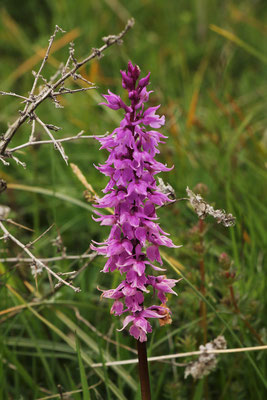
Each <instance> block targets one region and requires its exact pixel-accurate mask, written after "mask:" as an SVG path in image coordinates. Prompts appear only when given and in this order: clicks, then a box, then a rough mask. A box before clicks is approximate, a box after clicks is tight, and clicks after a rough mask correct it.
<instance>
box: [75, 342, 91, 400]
mask: <svg viewBox="0 0 267 400" xmlns="http://www.w3.org/2000/svg"><path fill="white" fill-rule="evenodd" d="M76 351H77V354H78V361H79V368H80V375H81V382H82V389H83V400H90V398H91V397H90V391H89V387H88V383H87V378H86V374H85V369H84V365H83V361H82V356H81V350H80V344H79V339H78V337H77V336H76Z"/></svg>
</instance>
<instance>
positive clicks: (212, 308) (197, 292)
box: [162, 255, 267, 389]
mask: <svg viewBox="0 0 267 400" xmlns="http://www.w3.org/2000/svg"><path fill="white" fill-rule="evenodd" d="M162 257H163V259H164V260H165V261H166V262H167V263H168V264H169V265H170V267H171V268H172V269H173V270H174V271H175V272H176V273H177V274H178V275H180V276H181V277H182V278H183V280H184V281H185V282H186V283H187V284H188V285H189V286H190V288H191V289H192V290H193V291H194V293H195V294H196V295H197V296H198V297H199V298H200V299H201V300H202V301H204V302H205V303H206V304H207V306H208V307H209V308H210V309H211V310H212V311H213V312H214V313H215V315H216V317H217V318H219V319H220V320H221V322H222V323H223V325H224V326H225V327H226V328H227V330H228V331H229V332H230V333H231V335H232V336H233V338H234V339H235V341H236V342H237V343H238V345H239V346H240V347H244V345H243V344H242V342H241V341H240V339H239V337H238V336H237V335H236V334H235V333H234V331H233V330H232V328H231V327H230V325H229V324H228V323H227V322H226V321H225V319H224V318H223V317H222V316H221V315H220V314H219V313H218V312H217V311H216V308H215V307H214V306H213V305H212V304H211V303H210V302H209V301H208V300H207V299H206V297H205V296H203V295H202V293H200V292H199V291H198V290H197V288H196V287H195V286H194V285H192V283H191V282H190V281H189V280H188V279H187V278H186V276H185V275H184V274H183V273H182V272H181V271H180V270H178V268H176V267H175V265H173V264H172V262H171V261H170V260H169V259H168V258H167V257H165V256H164V255H162ZM245 356H246V357H247V358H248V360H249V362H250V364H251V365H252V367H253V368H254V370H255V372H256V373H257V375H258V377H259V378H260V380H261V381H262V383H263V385H264V386H265V388H266V389H267V381H266V379H265V378H264V376H263V374H262V373H261V371H260V370H259V368H258V367H257V365H256V364H255V362H254V360H253V359H252V357H251V356H250V354H249V353H246V352H245Z"/></svg>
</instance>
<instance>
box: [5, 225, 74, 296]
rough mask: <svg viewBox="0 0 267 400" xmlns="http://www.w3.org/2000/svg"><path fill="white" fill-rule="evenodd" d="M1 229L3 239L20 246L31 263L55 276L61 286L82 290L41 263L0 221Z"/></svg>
mask: <svg viewBox="0 0 267 400" xmlns="http://www.w3.org/2000/svg"><path fill="white" fill-rule="evenodd" d="M0 228H1V230H2V231H3V233H4V236H3V238H2V239H4V240H6V239H10V240H12V242H14V243H15V244H16V245H17V246H19V247H20V248H21V249H22V250H23V251H24V252H25V253H27V254H28V256H29V257H30V259H31V261H32V262H33V264H34V265H36V266H37V268H41V269H43V268H44V269H46V270H47V271H48V272H49V273H50V274H51V275H53V276H54V277H55V278H56V279H57V280H58V282H60V283H61V284H64V285H66V286H68V287H70V288H71V289H73V290H74V291H75V292H79V291H80V288H77V287H75V286H73V285H72V284H71V283H69V282H67V281H65V280H64V279H62V278H61V277H60V276H59V275H58V274H56V273H55V272H54V271H53V270H52V269H51V268H49V267H48V266H47V265H45V264H44V263H43V262H42V261H40V260H39V259H38V258H36V257H35V256H34V255H33V254H32V252H31V251H30V250H29V249H28V246H27V245H24V244H23V243H21V242H20V241H19V240H18V239H17V238H16V237H15V236H13V235H12V234H11V233H10V232H9V231H8V230H7V229H6V227H5V226H4V224H3V223H2V222H1V221H0Z"/></svg>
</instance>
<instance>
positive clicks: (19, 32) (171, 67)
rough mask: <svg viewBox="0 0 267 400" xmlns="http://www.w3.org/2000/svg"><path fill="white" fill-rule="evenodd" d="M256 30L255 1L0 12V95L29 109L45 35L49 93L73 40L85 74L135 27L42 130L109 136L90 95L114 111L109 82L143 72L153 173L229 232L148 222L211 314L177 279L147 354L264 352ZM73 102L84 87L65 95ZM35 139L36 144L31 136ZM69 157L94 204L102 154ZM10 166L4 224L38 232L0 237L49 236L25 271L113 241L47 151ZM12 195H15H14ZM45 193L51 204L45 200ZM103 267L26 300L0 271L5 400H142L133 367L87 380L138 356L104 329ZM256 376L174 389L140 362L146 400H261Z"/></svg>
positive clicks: (230, 375)
mask: <svg viewBox="0 0 267 400" xmlns="http://www.w3.org/2000/svg"><path fill="white" fill-rule="evenodd" d="M266 16H267V7H266V2H265V1H263V0H261V1H260V0H253V1H252V0H247V1H246V0H243V1H230V0H226V1H224V2H221V1H212V0H187V1H186V0H180V1H174V0H173V1H165V2H163V1H160V0H153V1H152V0H139V1H137V0H131V1H122V0H121V1H120V0H105V1H103V0H98V1H97V0H91V1H88V0H87V1H85V0H80V1H79V2H75V1H68V0H58V1H51V0H46V1H42V2H34V1H30V0H28V1H27V0H25V1H23V2H18V1H15V0H13V1H12V0H11V1H7V0H2V1H1V8H0V54H1V63H0V89H1V90H4V91H12V92H17V93H19V94H21V95H24V96H27V95H28V92H29V90H30V89H31V85H32V82H33V76H32V73H31V71H32V70H35V71H36V70H37V68H38V67H39V65H40V61H41V59H42V57H43V56H44V49H45V48H46V46H47V44H48V39H49V37H50V35H51V34H52V32H53V30H54V27H55V25H56V24H57V25H59V26H60V27H61V28H63V29H64V30H65V31H66V33H65V34H58V35H57V37H56V40H55V42H54V45H53V48H52V53H51V57H50V58H49V61H48V63H47V65H46V67H45V69H44V71H43V75H44V76H45V77H46V78H49V76H50V75H51V74H53V73H54V72H55V71H56V69H57V68H58V66H59V65H60V63H61V62H64V61H65V60H66V58H67V56H68V43H69V42H70V41H74V42H75V55H76V57H77V58H78V59H81V58H82V57H84V56H86V55H88V54H89V53H90V51H91V48H92V47H100V46H101V45H102V43H103V42H102V41H101V38H102V37H103V36H106V35H108V34H116V33H118V32H120V31H121V30H122V29H123V27H124V25H125V23H126V22H127V19H128V18H130V17H134V18H135V20H136V24H135V26H134V28H133V30H131V31H130V32H129V33H128V34H127V35H126V37H125V38H124V43H123V45H122V46H112V47H111V48H110V49H108V50H107V51H106V52H105V56H104V57H103V58H101V59H99V60H94V61H93V62H91V63H90V64H88V65H86V66H85V67H84V68H83V69H82V71H81V73H82V75H83V76H84V77H86V78H87V79H89V80H91V81H93V82H95V83H96V85H97V86H98V89H97V90H94V91H93V90H92V91H88V92H82V93H77V94H75V95H66V96H65V97H64V98H62V99H61V104H62V105H63V106H64V108H63V109H56V108H55V106H54V104H53V103H52V102H49V101H46V102H45V103H43V104H42V105H41V106H40V107H39V108H38V110H37V114H38V115H39V116H40V118H41V119H42V120H43V121H44V122H45V123H50V124H54V125H57V126H60V127H62V130H60V131H59V132H58V133H55V136H56V137H65V136H73V135H75V134H76V133H78V132H79V131H80V130H82V129H83V130H85V132H86V134H104V133H105V132H106V131H110V132H111V131H112V130H113V129H114V128H115V127H117V126H118V124H119V121H120V118H121V116H122V115H121V114H120V112H116V111H111V110H108V109H106V108H105V107H101V106H99V105H98V103H99V102H100V101H101V94H102V93H106V92H107V90H108V89H110V90H112V91H113V92H115V93H117V94H120V95H122V96H125V94H124V93H123V89H122V88H121V79H120V73H119V71H120V69H125V68H126V66H127V62H128V60H131V61H132V62H133V63H137V64H138V65H139V66H140V68H141V70H142V73H143V76H144V75H146V74H147V72H148V71H151V89H152V90H154V93H153V94H152V95H151V101H150V105H157V104H161V108H160V112H161V113H162V114H165V116H166V125H165V127H163V129H162V132H163V133H164V134H166V135H168V137H169V138H168V140H167V143H166V144H165V145H162V147H161V149H160V150H161V154H160V156H159V157H158V159H159V160H160V161H162V162H164V163H168V165H174V169H173V170H172V171H171V172H170V173H167V174H166V173H165V174H162V176H161V177H162V178H163V179H164V181H166V182H169V183H170V184H171V185H172V186H173V188H174V189H175V192H176V196H177V197H184V196H185V188H186V186H189V187H190V188H191V189H194V187H195V186H196V185H198V184H199V183H203V184H205V185H206V186H205V187H204V188H203V185H202V187H201V186H198V188H200V189H201V190H203V193H204V196H205V199H206V200H207V201H208V202H210V203H211V204H213V205H214V206H215V207H216V208H223V209H226V210H227V212H231V213H232V214H233V215H235V216H236V218H237V224H236V226H235V227H234V228H230V229H227V228H224V227H222V226H220V225H218V224H216V222H214V221H213V220H212V219H208V220H207V223H206V224H205V229H204V233H202V234H201V232H199V223H198V220H197V216H196V215H195V214H194V213H193V212H192V210H191V209H190V207H189V206H188V204H187V203H186V202H178V203H175V204H174V205H171V206H168V207H165V208H164V209H162V210H160V211H159V216H160V221H161V226H162V227H163V228H164V229H166V230H167V231H168V232H170V234H171V237H172V239H173V240H174V242H175V243H176V244H183V247H182V248H180V249H175V250H173V249H168V250H165V249H163V251H164V255H166V257H168V260H169V261H171V263H172V265H174V266H175V267H176V268H180V269H181V271H182V273H183V274H184V275H185V277H186V278H187V279H188V280H189V281H190V282H191V284H192V285H193V286H194V287H195V288H197V289H198V290H200V291H201V292H202V293H203V294H204V295H205V297H206V299H207V300H208V301H209V302H210V303H211V304H212V305H213V306H214V307H215V309H216V313H215V312H214V309H211V308H209V306H208V305H205V306H203V303H202V302H201V300H200V298H199V297H198V296H197V295H196V293H195V292H194V291H193V290H192V288H191V287H190V286H189V285H188V284H187V282H186V281H185V280H183V281H182V282H181V283H179V284H178V287H177V291H178V293H179V296H178V298H177V297H175V296H172V297H170V299H169V303H168V304H169V305H170V307H171V309H172V312H173V314H172V319H173V324H172V325H170V326H166V327H162V328H159V326H158V324H157V322H156V323H155V324H154V330H153V334H152V335H150V338H149V342H148V352H149V355H153V356H156V355H163V354H170V353H175V352H185V351H193V350H196V349H197V348H198V346H199V345H200V344H203V343H204V342H205V341H206V340H207V341H210V340H213V339H214V338H215V337H216V336H218V335H219V334H223V335H224V336H225V338H226V340H227V343H228V347H229V348H234V347H241V346H256V345H260V344H264V343H266V340H267V331H266V315H267V314H266V311H267V310H266V304H267V296H266V289H265V288H266V274H265V273H264V264H266V233H265V229H266V222H267V221H266V202H265V199H266V143H267V138H266V121H267V118H266V88H267V84H266V64H267V55H266V42H267V41H266V34H267V26H266V24H265V22H266ZM69 87H73V88H78V87H79V86H78V84H77V83H75V82H69ZM0 107H1V115H0V128H1V132H5V130H6V129H7V124H8V123H9V122H12V121H13V120H14V119H15V118H16V116H17V115H18V110H19V109H20V108H21V107H22V105H21V104H20V102H19V100H17V99H15V98H12V97H7V96H1V97H0ZM30 129H31V127H30V125H29V124H24V126H23V127H22V128H21V129H20V130H19V131H18V133H17V134H16V136H15V138H14V140H12V146H11V147H14V146H17V145H19V144H22V143H24V142H26V141H27V140H28V137H29V134H30ZM37 136H38V138H39V139H42V140H45V139H47V137H46V134H45V132H42V129H41V128H38V129H37ZM64 149H65V151H66V154H67V155H68V156H69V161H70V162H71V163H74V164H76V165H77V166H78V167H79V168H80V169H81V171H82V172H83V173H84V175H85V176H86V178H87V180H88V182H89V183H90V184H91V185H92V186H93V188H94V189H95V190H96V192H97V193H100V192H101V189H102V188H103V187H104V186H105V184H106V178H105V177H104V176H102V175H101V174H100V173H99V172H98V171H97V170H96V169H95V168H94V166H93V164H97V163H98V162H103V161H104V160H105V159H106V156H107V154H106V153H105V152H104V151H101V152H99V151H98V149H99V145H98V143H96V142H95V141H94V140H93V139H89V140H80V141H75V142H69V143H66V144H64ZM16 155H17V156H18V157H19V159H20V160H21V161H23V162H25V163H26V164H27V168H26V169H23V168H22V167H21V166H18V165H16V164H15V162H14V161H13V160H11V161H10V166H8V167H7V166H4V165H2V164H0V178H2V179H4V180H5V181H7V183H8V184H9V185H10V188H9V189H7V190H6V191H5V192H3V193H1V195H0V196H1V198H0V203H1V204H5V205H8V206H9V207H10V208H11V213H10V218H12V219H13V220H14V221H16V222H18V223H19V224H22V225H26V226H27V227H29V228H31V229H33V230H34V232H29V231H27V230H23V229H20V228H18V227H15V226H11V225H8V228H9V229H10V231H11V232H12V233H13V234H14V235H15V236H17V237H18V238H19V239H20V240H21V241H22V242H23V243H28V242H29V241H31V240H33V239H34V238H37V237H38V235H40V234H41V233H42V232H43V231H44V230H45V229H47V228H48V226H49V225H51V224H52V223H55V226H54V227H53V228H52V229H51V231H50V232H49V233H48V234H47V235H46V236H45V237H44V238H42V240H40V241H38V242H37V243H36V245H35V247H34V249H33V252H34V254H35V255H36V256H38V257H51V256H54V255H57V248H56V246H53V243H52V240H54V239H55V238H56V237H57V236H58V234H60V236H61V238H62V241H63V244H64V246H65V247H66V251H67V253H68V254H82V253H83V252H85V251H86V250H87V249H88V247H89V245H90V242H91V240H97V241H102V240H103V239H104V238H105V237H106V235H107V233H108V230H107V229H106V228H105V227H101V228H100V227H99V225H98V224H97V223H95V222H94V221H92V218H91V215H92V212H91V210H90V203H86V200H85V199H84V197H83V191H84V187H83V186H82V184H81V183H80V182H79V181H78V179H77V177H76V176H75V175H74V174H73V172H72V170H71V168H70V167H67V166H66V165H65V163H64V161H63V159H62V158H61V156H60V154H59V153H58V152H57V151H55V150H54V148H53V146H50V145H44V146H41V147H37V146H35V147H29V148H25V149H23V150H21V152H20V153H17V154H16ZM18 184H20V185H24V188H21V189H20V190H18V187H17V189H16V185H18ZM12 185H13V189H12ZM44 190H48V191H49V196H48V195H47V194H44V193H41V192H42V191H44ZM34 191H35V192H34ZM56 193H60V194H61V197H62V196H63V197H64V195H68V196H70V197H71V198H73V199H78V200H80V201H81V202H82V206H78V205H74V204H72V203H71V202H69V201H66V200H64V198H61V199H59V198H57V195H56ZM86 207H87V208H86ZM6 226H7V225H6ZM0 246H1V247H0V257H2V258H3V257H11V256H15V255H17V254H19V250H18V249H17V248H16V247H15V246H14V244H12V243H10V241H8V242H4V241H3V240H2V241H0ZM165 252H166V254H165ZM222 252H226V253H227V254H228V255H229V257H230V259H231V260H232V263H231V268H230V271H229V270H228V271H226V270H224V269H223V267H222V265H221V264H220V262H219V256H220V254H221V253H222ZM203 261H204V268H205V280H204V281H203V277H202V279H201V273H200V266H201V265H203V264H202V262H203ZM83 264H84V262H82V261H79V262H76V263H70V262H67V261H66V260H65V261H61V262H58V263H56V264H53V265H51V267H53V269H54V270H55V271H56V272H60V271H61V272H62V271H65V272H68V271H71V270H73V269H75V270H78V269H79V268H81V267H82V266H83ZM103 265H104V259H103V258H101V257H98V258H96V259H95V260H94V261H93V262H92V263H91V264H89V265H88V267H87V268H85V269H84V271H83V272H82V273H81V274H80V275H79V276H78V277H77V279H75V282H74V283H75V285H76V286H80V287H81V289H82V291H81V292H80V293H78V294H76V293H74V292H73V291H72V290H71V289H68V288H61V289H60V290H58V291H57V292H56V293H53V291H52V292H51V286H50V282H49V279H48V277H47V274H46V273H45V272H43V274H42V275H41V276H38V285H37V284H36V282H35V279H34V277H33V276H32V275H31V272H30V267H29V265H28V264H25V263H16V264H14V263H13V264H10V263H6V262H2V263H0V273H1V276H0V282H1V286H0V301H1V311H0V323H1V331H0V349H1V359H0V399H1V398H3V399H38V398H60V396H61V395H60V393H61V392H62V393H65V392H71V391H72V392H75V393H72V394H70V395H68V396H69V397H66V396H65V395H64V396H65V397H62V396H63V395H62V396H61V398H70V399H75V400H76V399H82V398H83V399H88V398H91V399H115V398H121V399H123V398H128V399H139V398H140V395H139V391H138V376H137V372H136V367H135V366H123V367H119V368H117V369H115V368H113V369H111V368H108V367H106V368H104V369H103V368H102V369H98V370H97V369H92V368H90V363H91V362H101V361H102V360H103V359H104V360H107V359H118V360H120V359H127V358H133V357H135V355H134V354H132V353H131V352H130V351H129V350H127V349H126V348H125V347H122V346H130V348H132V349H133V348H134V346H135V344H134V340H133V338H131V337H129V336H128V334H127V332H123V333H120V332H117V331H116V329H117V328H119V327H120V326H121V321H120V319H119V318H115V317H114V316H111V315H110V314H109V309H110V307H111V303H110V302H109V301H108V300H103V301H101V302H100V299H99V291H98V290H97V287H101V288H104V289H106V288H111V287H113V288H114V287H115V285H117V284H118V282H119V279H120V277H119V276H117V275H116V274H106V275H104V274H102V273H100V270H101V269H102V267H103ZM166 267H167V268H168V271H167V274H168V277H172V278H177V272H175V271H174V270H173V269H172V268H171V267H170V266H169V265H168V264H167V263H166ZM229 275H230V278H229ZM37 300H38V304H36V303H37ZM12 307H15V308H14V309H13V308H12ZM205 307H206V308H205ZM203 310H204V311H203ZM203 312H204V313H205V315H206V318H207V323H206V326H205V323H203V320H202V319H201V317H203ZM80 316H82V318H81V317H80ZM220 317H221V318H222V319H223V321H222V320H221V319H220ZM227 324H228V325H227ZM228 327H230V330H229V329H228ZM96 330H97V331H96ZM101 335H104V336H107V337H108V338H109V339H111V340H112V341H114V342H110V341H107V340H106V338H103V337H101ZM76 337H78V342H79V343H80V350H79V348H78V350H77V346H76V344H77V343H76V339H75V338H76ZM237 338H238V339H239V341H238V340H237ZM177 361H179V360H177ZM189 361H191V358H188V359H186V360H185V359H183V360H182V362H189ZM266 370H267V365H266V356H265V354H264V352H263V351H261V352H255V353H251V356H249V358H248V357H246V355H245V354H244V353H238V354H231V355H222V356H220V359H219V363H218V367H217V368H216V370H215V371H214V372H212V373H211V374H210V375H209V376H207V377H206V378H205V379H202V380H196V381H193V379H192V378H191V377H189V378H187V379H186V380H185V379H184V367H182V366H180V365H176V364H172V363H151V365H150V371H151V385H152V392H153V399H193V400H198V399H234V400H236V399H263V398H265V395H266V388H267V378H266ZM83 373H84V374H85V375H86V377H87V382H88V385H89V386H92V385H96V386H95V387H93V388H92V389H90V392H89V393H90V397H86V393H87V391H86V383H85V380H83V379H82V377H83V376H84V375H83ZM53 395H55V396H54V397H52V396H53ZM45 396H46V397H45ZM49 396H50V397H49Z"/></svg>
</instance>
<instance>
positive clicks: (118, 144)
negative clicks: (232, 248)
mask: <svg viewBox="0 0 267 400" xmlns="http://www.w3.org/2000/svg"><path fill="white" fill-rule="evenodd" d="M121 75H122V86H123V88H124V89H127V91H128V96H129V100H130V103H131V105H129V106H128V105H126V104H125V103H124V102H123V101H122V99H121V98H120V96H117V95H116V94H113V93H112V92H110V91H109V94H108V95H104V96H103V97H104V98H105V99H106V103H101V104H104V105H106V106H107V107H109V108H111V109H113V110H118V109H120V108H122V109H123V110H124V118H123V120H122V121H121V123H120V126H119V127H118V128H116V129H115V130H114V131H113V132H112V134H110V135H108V136H106V137H104V138H98V139H97V140H99V142H100V143H101V149H106V150H107V151H108V152H109V157H108V159H107V161H106V163H105V164H104V165H99V166H98V167H97V168H98V169H99V171H101V172H102V173H103V174H104V175H106V176H108V177H110V180H109V183H108V184H107V186H106V187H105V189H104V190H103V192H104V193H105V196H104V197H102V198H101V199H98V201H97V204H96V205H95V207H98V208H106V207H113V208H114V214H113V215H103V214H101V213H99V212H97V211H96V214H97V215H98V217H97V218H94V219H95V220H96V221H99V222H100V224H101V225H110V226H111V231H110V235H109V237H108V239H107V240H106V241H105V242H104V243H96V242H94V243H96V244H97V245H98V246H97V247H96V246H94V245H92V248H93V249H94V250H96V251H97V252H98V253H99V254H102V255H104V256H105V257H106V258H107V262H106V264H105V266H104V269H103V272H109V271H114V270H118V271H119V272H120V273H121V275H122V276H123V277H124V280H123V281H122V283H120V285H119V286H118V287H117V288H116V289H111V290H106V291H104V292H103V297H106V298H110V299H113V300H114V303H113V306H112V308H111V312H112V313H114V314H115V315H121V314H123V313H128V314H129V315H128V316H126V318H125V319H124V322H123V327H122V329H124V328H125V327H126V326H127V325H128V324H129V323H131V327H130V334H131V335H132V336H134V337H135V338H136V339H137V340H140V341H141V342H143V341H146V340H147V336H146V334H147V333H148V332H151V331H152V328H151V325H150V323H149V322H148V320H147V319H148V318H164V317H166V313H167V311H166V308H165V307H162V306H156V305H153V306H150V307H147V308H145V306H144V293H148V292H149V287H152V289H153V293H154V295H157V297H158V298H159V300H160V301H161V302H162V303H163V304H164V303H165V302H166V301H167V298H166V293H173V294H176V293H175V292H174V291H173V289H172V288H173V287H174V286H175V284H176V282H177V281H176V280H174V279H167V278H166V277H165V275H161V276H153V275H148V274H147V273H146V269H150V268H151V269H154V270H160V271H162V270H163V269H162V268H160V267H159V266H156V265H154V264H153V263H154V262H155V261H156V262H157V263H159V264H161V265H162V260H161V257H160V252H159V246H167V247H177V246H175V245H174V244H173V242H172V241H171V239H169V238H168V237H167V236H168V234H167V233H166V232H164V231H163V230H162V229H161V227H160V226H159V224H158V223H157V222H156V221H157V220H158V218H157V215H156V211H155V206H156V205H157V206H162V205H163V204H164V203H166V202H170V199H169V198H168V196H167V195H166V194H164V193H162V192H161V191H160V190H159V189H158V187H157V184H156V180H155V175H156V174H158V173H159V172H161V171H169V170H170V169H169V168H167V167H166V166H165V165H163V164H162V163H160V162H158V161H156V160H155V158H154V157H155V155H156V154H158V153H159V150H158V144H159V143H164V142H162V139H163V138H165V137H166V136H163V135H162V134H161V133H159V132H158V131H156V130H154V129H157V128H160V127H161V126H162V125H164V123H165V117H164V116H162V117H160V116H159V115H157V114H156V111H157V109H158V108H159V107H160V106H157V107H150V108H147V109H146V110H144V104H145V103H146V102H147V101H148V99H149V94H150V93H151V92H150V91H147V85H148V84H149V76H150V74H148V75H147V76H146V77H145V78H142V79H140V80H139V81H138V78H139V75H140V69H139V67H138V66H137V65H136V66H133V65H132V64H131V62H129V63H128V70H127V72H125V71H121ZM145 126H149V127H150V128H152V129H151V130H146V128H145Z"/></svg>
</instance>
